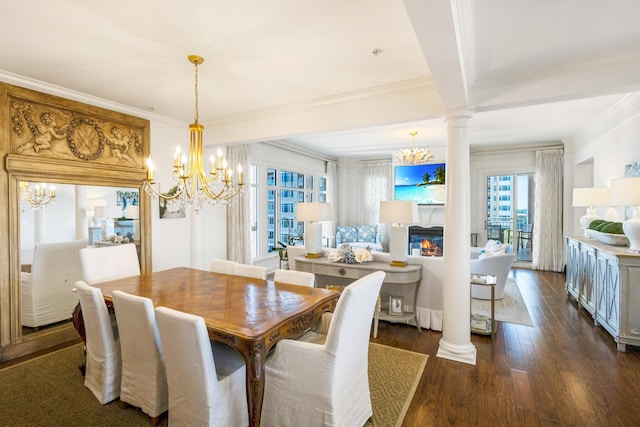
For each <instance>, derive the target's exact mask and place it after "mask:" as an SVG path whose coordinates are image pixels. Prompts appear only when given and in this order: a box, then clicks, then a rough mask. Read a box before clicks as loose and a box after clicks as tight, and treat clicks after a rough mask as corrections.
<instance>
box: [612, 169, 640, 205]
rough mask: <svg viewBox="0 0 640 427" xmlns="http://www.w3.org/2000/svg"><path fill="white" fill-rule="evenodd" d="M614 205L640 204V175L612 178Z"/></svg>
mask: <svg viewBox="0 0 640 427" xmlns="http://www.w3.org/2000/svg"><path fill="white" fill-rule="evenodd" d="M611 205H612V206H640V176H634V177H627V178H616V179H612V180H611Z"/></svg>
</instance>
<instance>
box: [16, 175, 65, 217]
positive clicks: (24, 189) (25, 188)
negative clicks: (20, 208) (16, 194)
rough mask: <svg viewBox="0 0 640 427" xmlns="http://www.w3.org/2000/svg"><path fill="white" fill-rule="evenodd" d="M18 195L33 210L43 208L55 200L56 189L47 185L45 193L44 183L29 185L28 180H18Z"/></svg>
mask: <svg viewBox="0 0 640 427" xmlns="http://www.w3.org/2000/svg"><path fill="white" fill-rule="evenodd" d="M20 196H21V197H22V200H24V201H25V203H26V204H27V205H29V207H30V208H31V209H33V210H38V209H43V208H46V207H47V206H49V205H50V204H52V203H53V202H55V200H56V190H55V188H54V187H53V185H52V186H50V187H49V192H48V193H47V186H46V184H39V185H38V184H36V185H35V186H34V187H31V186H30V185H29V183H28V182H24V181H21V182H20Z"/></svg>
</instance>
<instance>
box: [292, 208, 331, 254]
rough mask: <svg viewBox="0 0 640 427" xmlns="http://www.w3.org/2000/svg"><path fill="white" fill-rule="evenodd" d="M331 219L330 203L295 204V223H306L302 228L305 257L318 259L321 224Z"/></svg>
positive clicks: (320, 245)
mask: <svg viewBox="0 0 640 427" xmlns="http://www.w3.org/2000/svg"><path fill="white" fill-rule="evenodd" d="M332 218H333V210H332V208H331V203H320V202H306V203H296V221H298V222H301V221H302V222H308V223H307V224H305V226H304V248H305V250H306V251H307V253H306V255H305V257H307V258H320V257H321V256H322V224H321V222H320V221H328V220H330V219H332Z"/></svg>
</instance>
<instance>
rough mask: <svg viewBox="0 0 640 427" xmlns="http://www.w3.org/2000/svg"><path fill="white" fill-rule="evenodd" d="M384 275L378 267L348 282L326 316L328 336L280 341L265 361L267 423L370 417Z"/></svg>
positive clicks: (358, 422)
mask: <svg viewBox="0 0 640 427" xmlns="http://www.w3.org/2000/svg"><path fill="white" fill-rule="evenodd" d="M384 277H385V273H384V272H382V271H377V272H374V273H371V274H369V275H367V276H365V277H362V278H360V279H358V280H357V281H355V282H353V283H352V284H350V285H349V286H347V287H346V288H345V289H344V291H343V292H342V295H340V299H339V300H338V304H337V305H336V310H335V312H334V313H333V315H331V314H330V313H326V314H325V316H324V317H325V320H327V319H330V322H326V321H325V322H323V323H324V324H325V325H326V324H327V323H328V330H327V334H326V335H324V334H319V333H316V332H307V333H306V334H305V335H303V337H302V338H301V339H298V340H289V339H284V340H282V341H280V342H278V344H277V345H276V348H275V351H274V352H273V354H272V355H271V357H270V358H269V359H267V362H266V366H265V392H264V401H263V406H262V419H261V424H262V425H264V426H267V427H269V426H278V427H284V426H345V427H351V426H362V425H363V424H364V423H365V422H366V421H367V419H369V418H370V417H371V415H372V414H373V411H372V408H371V396H370V394H369V378H368V354H369V335H370V333H371V321H372V319H373V311H374V309H375V306H376V302H377V300H378V294H379V292H380V287H381V286H382V282H383V280H384ZM310 363H311V365H310Z"/></svg>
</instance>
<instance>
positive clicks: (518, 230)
mask: <svg viewBox="0 0 640 427" xmlns="http://www.w3.org/2000/svg"><path fill="white" fill-rule="evenodd" d="M533 184H534V182H533V174H532V173H523V174H513V175H491V176H488V177H487V220H486V223H485V224H486V232H487V240H498V241H500V242H501V243H509V244H510V245H511V250H512V251H513V254H514V255H515V256H516V261H519V262H531V261H532V260H533V256H532V250H533V244H532V243H533V225H534V218H533V212H534V209H533V203H534V197H533V196H534V194H533V192H534V185H533Z"/></svg>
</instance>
